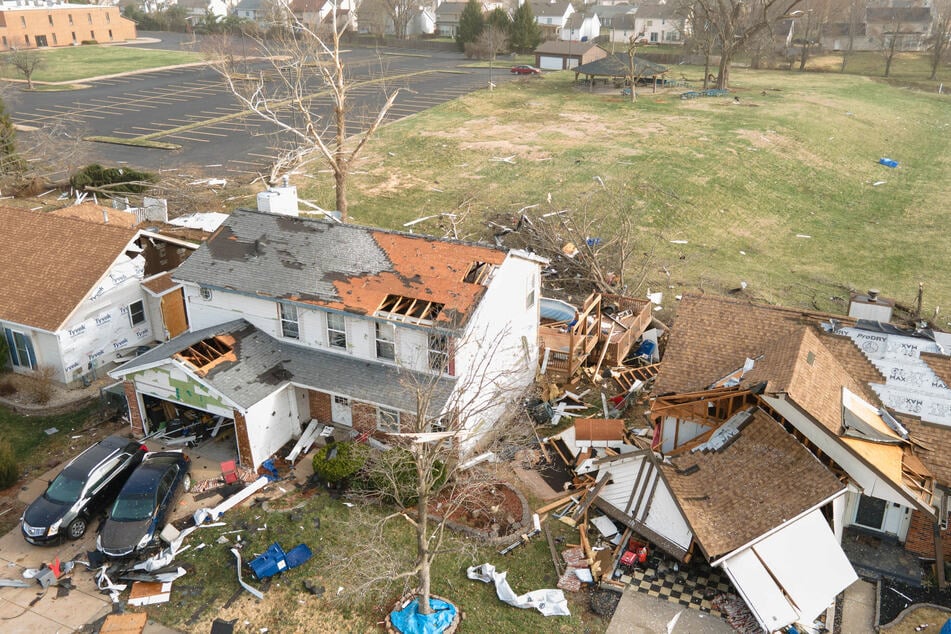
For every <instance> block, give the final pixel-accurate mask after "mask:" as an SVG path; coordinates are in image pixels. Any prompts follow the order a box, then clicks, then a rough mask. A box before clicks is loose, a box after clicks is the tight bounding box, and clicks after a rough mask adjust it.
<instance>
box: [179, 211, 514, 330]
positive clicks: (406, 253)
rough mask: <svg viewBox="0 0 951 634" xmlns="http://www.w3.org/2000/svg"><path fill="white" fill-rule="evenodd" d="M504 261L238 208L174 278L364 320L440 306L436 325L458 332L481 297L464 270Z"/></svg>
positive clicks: (484, 249)
mask: <svg viewBox="0 0 951 634" xmlns="http://www.w3.org/2000/svg"><path fill="white" fill-rule="evenodd" d="M505 257H506V252H505V251H504V250H502V249H498V248H495V247H488V246H482V245H475V244H470V243H464V242H458V241H451V240H439V239H436V238H428V237H424V236H418V235H412V234H405V233H396V232H390V231H384V230H381V229H371V228H368V227H359V226H357V225H350V224H341V223H335V222H330V221H326V220H314V219H308V218H296V217H291V216H281V215H276V214H266V213H261V212H257V211H249V210H244V209H239V210H236V211H235V212H234V213H232V214H231V216H230V217H229V218H228V219H227V220H226V221H225V222H224V223H223V224H222V225H221V227H219V228H218V230H217V231H215V233H213V234H212V236H211V237H210V238H208V240H207V241H206V242H205V243H204V244H203V245H202V246H201V247H200V248H199V249H198V250H197V251H196V252H195V253H193V254H192V255H191V256H190V257H189V258H188V260H187V261H185V262H184V263H183V264H182V265H181V266H180V267H179V268H178V271H177V272H176V273H175V275H174V277H175V279H177V280H184V281H188V282H194V283H196V284H202V285H205V286H210V287H217V288H224V289H230V290H234V291H238V292H241V293H246V294H250V295H254V296H265V297H273V298H280V299H286V300H289V301H295V302H301V303H304V304H312V305H316V306H323V307H327V308H331V309H335V310H344V311H348V312H352V313H357V314H362V315H367V314H373V313H374V312H376V310H377V309H378V308H379V307H380V304H381V303H382V302H383V300H384V299H385V298H386V297H387V295H390V294H393V295H399V296H402V297H407V298H411V299H420V300H424V301H427V302H435V303H439V304H442V305H443V309H442V311H441V312H440V313H439V314H438V315H437V317H436V319H435V320H434V321H435V323H436V324H438V325H441V326H459V325H462V324H464V323H465V322H466V320H467V319H468V318H469V316H470V315H471V314H472V311H473V310H474V309H475V307H476V306H477V304H478V302H479V300H480V299H481V297H482V295H483V293H484V291H485V287H484V286H482V285H481V284H476V283H470V282H464V281H463V278H464V277H465V276H466V274H467V273H468V271H469V269H470V267H472V265H473V264H475V263H477V262H484V263H488V264H492V265H498V264H501V263H502V261H503V260H504V259H505Z"/></svg>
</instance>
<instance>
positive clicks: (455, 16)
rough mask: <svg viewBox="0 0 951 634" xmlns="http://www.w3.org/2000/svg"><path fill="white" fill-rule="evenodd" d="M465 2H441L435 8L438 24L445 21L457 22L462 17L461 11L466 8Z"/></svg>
mask: <svg viewBox="0 0 951 634" xmlns="http://www.w3.org/2000/svg"><path fill="white" fill-rule="evenodd" d="M466 4H467V3H465V2H443V3H442V4H441V5H439V6H438V7H436V19H437V20H438V21H440V22H445V21H446V20H450V21H458V20H459V16H460V15H462V10H463V9H465V8H466Z"/></svg>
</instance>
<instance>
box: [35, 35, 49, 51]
mask: <svg viewBox="0 0 951 634" xmlns="http://www.w3.org/2000/svg"><path fill="white" fill-rule="evenodd" d="M46 46H49V44H47V42H46V36H45V35H37V36H36V47H37V48H44V47H46Z"/></svg>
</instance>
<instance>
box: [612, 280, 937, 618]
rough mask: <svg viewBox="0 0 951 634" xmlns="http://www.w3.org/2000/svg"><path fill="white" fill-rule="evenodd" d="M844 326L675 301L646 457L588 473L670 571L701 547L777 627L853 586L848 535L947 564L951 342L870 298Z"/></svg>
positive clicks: (829, 319)
mask: <svg viewBox="0 0 951 634" xmlns="http://www.w3.org/2000/svg"><path fill="white" fill-rule="evenodd" d="M851 313H852V315H853V316H852V317H835V316H831V315H825V314H818V313H807V312H803V311H800V310H794V309H787V308H780V307H773V306H761V305H752V304H750V303H748V302H744V301H739V300H734V299H727V298H715V297H706V296H690V295H687V296H684V298H683V300H682V302H681V304H680V307H679V309H678V315H677V320H676V322H675V324H674V326H673V328H672V329H671V333H670V339H669V341H668V344H667V348H666V351H665V355H664V359H663V361H662V362H661V364H660V366H659V371H658V374H657V376H656V379H655V383H654V389H653V395H654V398H653V400H652V404H651V410H650V413H649V416H650V419H651V423H652V425H653V428H654V429H653V441H652V451H649V450H646V449H645V450H640V451H636V452H629V453H627V454H622V455H620V456H617V457H612V458H609V459H603V460H602V461H601V464H599V472H598V480H599V481H601V480H603V479H605V478H610V479H609V480H608V482H607V483H606V485H605V486H604V487H603V488H602V490H601V492H600V499H599V500H598V501H597V504H599V506H601V507H602V510H604V511H605V512H606V513H608V514H610V515H612V517H614V518H615V519H617V520H619V521H622V522H623V523H625V524H626V525H627V526H629V527H631V528H632V529H633V530H635V531H637V532H639V533H640V534H642V535H644V536H645V537H648V538H650V539H652V540H653V541H654V542H655V543H656V544H657V545H658V546H659V547H661V548H663V549H664V550H666V551H667V552H669V553H670V554H672V555H674V556H676V557H678V558H680V559H681V560H684V561H686V560H688V559H689V558H690V557H691V556H693V555H694V554H695V553H696V552H697V551H698V550H699V552H702V553H703V555H704V556H705V557H706V558H707V559H708V560H709V561H710V563H711V564H713V565H717V566H720V567H722V568H723V569H724V570H725V571H726V573H727V574H728V575H729V577H730V578H731V580H732V581H733V584H734V586H735V587H736V589H737V591H738V592H739V593H740V594H741V595H742V596H743V598H744V600H745V601H746V603H747V604H748V606H749V607H750V609H751V611H752V612H753V614H754V615H755V616H756V618H757V620H758V621H759V623H760V625H761V626H763V627H764V629H767V630H770V631H772V630H774V629H777V628H779V627H782V626H784V625H787V624H789V623H793V622H796V621H803V620H805V621H808V620H809V619H812V618H815V617H816V616H817V615H818V611H821V610H822V609H824V607H825V606H827V605H829V604H830V603H831V602H832V601H833V600H834V598H835V596H836V594H838V592H840V591H841V590H842V589H844V588H845V587H846V586H847V585H849V583H851V581H852V580H854V578H855V573H854V572H853V571H852V567H851V566H850V565H849V562H848V561H847V560H846V558H845V556H844V554H843V552H842V549H841V547H840V546H839V543H840V542H841V540H842V536H843V534H844V532H845V531H846V530H855V529H860V530H861V531H862V532H865V533H870V534H872V535H879V536H881V537H883V538H886V539H892V540H895V541H898V542H900V543H904V544H905V547H906V548H907V549H908V550H910V551H913V552H914V553H915V554H917V555H919V556H922V557H925V558H932V559H933V558H935V556H936V553H938V556H939V557H942V556H943V554H942V546H941V541H942V540H941V539H939V540H938V541H939V543H938V544H937V545H936V544H935V541H934V535H935V534H936V531H935V528H936V524H940V525H941V526H942V527H944V521H945V518H946V517H947V508H946V507H947V502H946V495H945V492H946V491H947V487H948V485H949V484H951V483H949V481H948V480H947V472H948V464H947V458H946V456H947V455H948V449H951V447H949V446H948V443H949V441H951V428H949V425H951V419H949V410H948V407H949V406H951V392H949V390H948V388H947V383H946V379H945V377H947V376H948V369H949V368H951V358H949V357H948V356H947V354H945V353H944V350H945V349H946V346H947V345H949V344H951V341H949V340H948V339H949V336H948V335H947V334H944V333H936V332H932V331H930V330H929V331H905V330H900V329H898V328H896V327H894V326H890V325H889V324H888V320H889V319H890V317H891V311H890V308H889V306H888V304H887V302H883V301H882V300H881V299H879V298H878V297H877V296H876V295H875V294H871V295H869V296H861V297H857V298H856V299H855V300H853V307H852V310H851ZM938 535H939V537H940V535H941V533H938ZM787 537H789V538H792V537H795V539H794V540H787ZM929 538H930V539H929ZM780 544H785V546H783V547H782V548H781V547H780V546H779V545H780ZM796 544H808V545H809V547H808V548H802V547H800V548H798V549H797V548H796V546H795V545H796ZM784 549H786V550H785V551H784ZM783 552H785V553H786V555H783V554H782V553H783ZM813 555H817V558H813ZM938 568H939V570H940V569H941V567H940V566H939V567H938ZM817 569H822V570H823V573H822V575H817V574H815V570H817ZM940 576H941V575H940V573H939V580H941V579H940Z"/></svg>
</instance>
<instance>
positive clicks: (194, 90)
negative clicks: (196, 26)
mask: <svg viewBox="0 0 951 634" xmlns="http://www.w3.org/2000/svg"><path fill="white" fill-rule="evenodd" d="M160 35H161V36H162V37H163V38H164V39H163V41H162V42H160V43H155V44H152V45H151V46H153V47H160V48H170V49H176V50H177V49H179V48H181V40H180V36H175V34H165V33H163V34H160ZM169 36H174V37H169ZM176 37H178V38H179V39H176ZM345 60H346V66H347V69H348V72H349V73H350V76H351V79H352V80H353V82H354V83H355V86H354V88H353V89H352V90H351V92H350V104H351V109H350V114H349V116H348V122H347V125H348V134H354V133H357V132H359V131H360V130H361V129H363V128H364V127H365V126H366V125H369V122H370V121H372V119H373V117H374V116H375V113H376V112H377V111H378V109H379V107H380V105H381V104H382V103H384V100H385V94H384V86H385V89H386V90H387V91H389V92H392V91H393V90H394V89H397V88H399V89H400V92H399V95H398V97H397V99H396V101H395V103H394V104H393V107H392V108H391V110H390V112H389V113H388V115H387V118H386V122H392V121H394V120H397V119H400V118H403V117H406V116H409V115H411V114H415V113H417V112H421V111H423V110H426V109H428V108H431V107H433V106H435V105H438V104H440V103H443V102H446V101H450V100H452V99H455V98H457V97H459V96H461V95H463V94H466V93H469V92H472V91H474V90H478V89H484V88H485V87H486V86H487V85H488V82H489V69H487V68H463V67H462V66H464V65H465V64H466V63H467V60H466V59H465V58H464V57H463V56H462V55H461V54H455V53H443V52H433V51H404V50H395V49H390V50H383V51H378V50H376V49H359V48H356V49H353V50H350V51H348V52H347V53H346V54H345ZM380 78H385V81H379V80H380ZM512 78H513V76H511V75H510V73H509V72H508V66H507V65H505V63H504V62H500V68H496V69H494V71H493V73H492V80H493V81H494V82H496V83H499V82H502V81H508V80H510V79H512ZM83 83H84V85H87V86H88V87H87V88H84V89H81V90H67V91H58V92H23V93H21V94H20V95H19V96H18V98H17V99H16V101H15V103H14V104H13V105H12V107H11V108H10V110H11V115H12V119H13V122H14V123H15V124H18V125H22V126H31V127H35V128H43V127H46V126H50V125H52V124H54V123H59V124H65V126H66V127H67V128H68V129H69V132H70V135H71V136H83V137H86V136H91V135H96V136H111V137H120V138H128V139H134V138H138V137H142V136H145V135H150V138H151V139H152V140H155V141H160V142H165V143H173V144H176V145H179V146H181V149H178V150H161V149H150V148H140V147H132V146H126V145H118V144H107V143H88V144H87V145H88V147H87V148H84V149H85V152H86V156H87V157H88V159H89V161H90V162H91V161H98V162H101V163H103V164H106V165H116V164H118V165H123V164H128V165H130V166H133V167H138V168H141V169H147V170H152V171H160V170H169V169H185V170H189V171H192V172H194V173H198V174H201V175H205V176H209V177H217V178H228V177H230V178H240V177H246V176H250V175H257V174H260V173H262V172H266V171H267V168H268V166H269V165H270V164H271V162H272V160H273V158H274V157H275V156H276V155H277V154H278V153H279V152H280V151H281V149H282V148H283V147H285V146H286V143H287V141H286V139H284V138H283V137H282V136H281V135H280V134H278V132H277V129H276V127H274V126H272V125H271V124H268V123H266V122H264V121H263V120H261V119H260V118H259V117H258V116H257V115H254V114H248V113H245V112H244V111H243V110H242V108H241V106H240V105H239V104H238V102H237V100H236V98H235V97H234V95H232V94H231V92H230V91H229V90H228V88H227V87H226V86H225V84H224V82H223V80H222V78H221V77H220V76H219V75H218V74H217V73H215V72H214V71H213V70H212V69H210V68H207V67H190V68H167V69H160V70H155V71H150V72H147V73H141V74H131V75H125V76H121V77H113V78H106V79H100V80H96V81H92V82H83ZM312 88H313V91H314V93H316V94H317V95H318V96H317V97H316V98H315V99H314V101H313V102H312V104H313V105H312V110H313V111H314V112H316V113H317V114H319V115H320V116H321V117H323V120H324V121H331V120H332V117H330V116H329V115H330V114H331V113H332V110H331V108H332V106H331V102H330V99H329V97H328V96H326V95H321V94H320V91H321V89H320V86H319V82H317V81H316V79H315V80H314V81H313V83H312ZM186 126H187V129H184V130H183V129H182V128H183V127H186Z"/></svg>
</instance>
